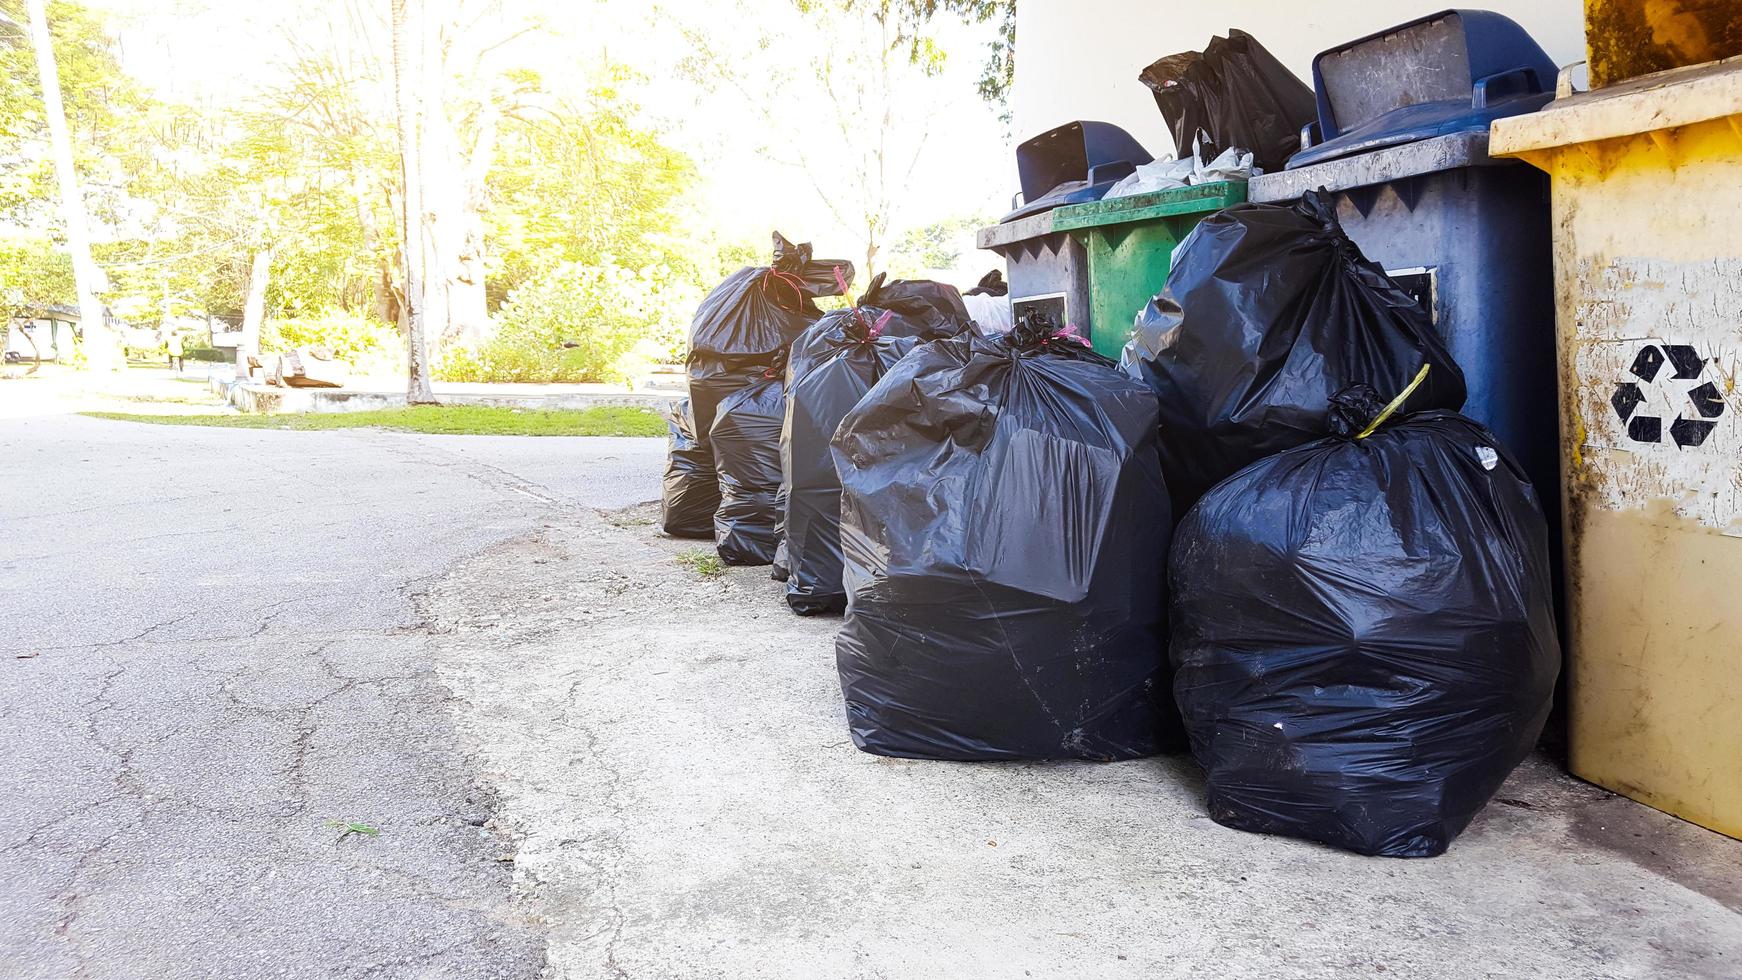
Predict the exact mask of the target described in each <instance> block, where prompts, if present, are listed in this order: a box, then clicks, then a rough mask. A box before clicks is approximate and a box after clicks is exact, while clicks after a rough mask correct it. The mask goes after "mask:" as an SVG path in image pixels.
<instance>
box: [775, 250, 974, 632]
mask: <svg viewBox="0 0 1742 980" xmlns="http://www.w3.org/2000/svg"><path fill="white" fill-rule="evenodd" d="M885 302H887V303H889V304H890V306H889V307H888V308H881V307H880V306H879V305H878V304H879V303H885ZM968 324H969V321H968V318H967V311H966V309H965V308H964V307H963V306H962V303H961V298H960V294H959V293H957V292H956V290H955V288H954V287H951V286H945V285H943V284H941V283H902V282H897V283H894V284H891V285H890V286H889V287H884V286H883V282H882V277H881V276H879V277H878V278H877V279H876V280H874V281H873V282H872V288H871V289H870V290H869V291H867V292H866V294H865V295H864V296H861V297H859V304H858V305H857V306H855V307H853V308H852V309H848V310H840V311H837V312H833V313H827V314H824V316H823V318H822V319H821V320H818V321H817V322H816V324H815V325H813V326H812V327H811V328H810V329H809V330H806V331H805V332H804V333H803V334H801V335H799V339H798V340H796V341H794V342H793V345H792V357H791V360H790V361H789V362H788V364H787V374H786V384H787V397H786V426H785V428H784V430H783V431H782V434H781V445H780V455H781V467H782V470H783V472H784V473H785V476H786V484H787V490H788V496H787V501H786V558H787V567H788V569H789V575H788V578H787V579H786V602H787V605H789V606H791V607H792V609H793V611H794V612H797V613H799V614H800V615H812V614H816V613H830V612H840V611H841V610H842V609H845V608H846V605H847V593H846V589H845V588H844V587H843V586H842V584H841V568H842V557H841V480H840V477H839V476H838V475H837V474H836V472H835V460H834V457H833V456H831V455H830V452H829V442H830V440H832V439H833V438H834V436H835V430H836V429H837V428H839V427H840V424H841V419H843V418H845V417H846V415H847V412H848V411H849V410H851V409H852V408H853V406H854V405H857V404H858V403H859V399H860V398H862V397H864V395H865V393H866V392H867V391H870V390H871V386H872V385H874V384H876V383H877V380H878V379H879V378H881V377H883V375H884V374H885V373H886V372H888V370H889V368H890V367H892V366H893V365H894V364H895V362H896V361H899V360H901V358H902V357H903V356H904V355H906V354H907V353H908V352H909V351H911V350H912V349H913V348H914V347H915V346H916V345H918V344H919V343H920V342H922V341H928V340H937V339H940V338H943V337H950V336H954V335H956V334H958V333H961V332H962V331H963V330H965V329H967V327H968Z"/></svg>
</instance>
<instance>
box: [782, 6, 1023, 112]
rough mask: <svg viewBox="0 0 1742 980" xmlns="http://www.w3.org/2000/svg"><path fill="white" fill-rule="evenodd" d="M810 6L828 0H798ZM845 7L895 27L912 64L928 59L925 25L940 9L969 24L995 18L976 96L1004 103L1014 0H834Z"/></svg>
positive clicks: (1012, 77)
mask: <svg viewBox="0 0 1742 980" xmlns="http://www.w3.org/2000/svg"><path fill="white" fill-rule="evenodd" d="M798 2H799V3H800V4H801V5H802V6H806V7H810V6H816V5H818V4H821V3H826V2H829V0H798ZM834 2H836V3H839V4H840V5H841V6H842V7H843V8H845V9H853V8H865V9H869V10H871V11H872V12H873V14H874V16H876V17H877V19H878V21H879V22H882V23H885V24H893V25H895V26H896V28H897V36H896V41H897V43H899V44H904V45H906V46H907V49H908V56H909V58H910V59H911V60H912V61H913V62H914V63H915V64H921V63H924V62H926V61H928V60H930V59H931V58H932V57H933V55H934V47H935V46H934V43H933V41H932V40H931V38H930V36H929V32H928V30H927V28H928V27H929V26H930V24H931V22H932V20H933V19H935V18H936V17H937V15H938V14H940V13H950V14H955V15H956V16H957V17H960V18H961V19H962V20H964V21H966V22H968V23H970V24H985V23H988V22H990V21H993V20H996V21H997V22H998V36H997V37H995V38H994V39H993V40H992V41H990V42H989V43H988V44H987V45H986V47H987V56H986V64H985V68H984V69H983V70H982V72H981V75H980V85H979V88H980V97H981V98H983V99H985V100H986V101H988V102H993V103H996V104H998V105H1001V106H1002V105H1004V104H1005V103H1006V102H1008V101H1009V98H1010V87H1011V85H1013V84H1015V82H1016V0H834Z"/></svg>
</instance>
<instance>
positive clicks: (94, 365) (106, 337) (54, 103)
mask: <svg viewBox="0 0 1742 980" xmlns="http://www.w3.org/2000/svg"><path fill="white" fill-rule="evenodd" d="M25 5H26V7H28V8H29V11H30V42H31V44H32V45H33V46H34V47H35V48H36V71H37V75H38V76H39V77H40V79H41V81H42V113H43V115H44V116H45V117H46V118H47V122H48V142H49V151H50V154H51V155H52V156H53V157H54V174H55V180H56V181H57V182H58V183H59V185H60V202H61V220H62V222H64V223H65V225H66V235H67V250H68V251H70V252H71V253H72V263H73V285H74V288H75V289H76V290H77V292H78V294H79V324H80V329H81V331H82V332H83V334H84V337H83V340H84V350H85V363H86V364H87V365H89V366H90V368H91V369H92V370H96V371H119V370H121V369H123V368H125V367H126V366H127V359H126V358H125V357H122V356H121V345H120V343H119V341H118V340H117V338H116V337H115V335H114V334H113V333H112V332H111V331H110V330H109V322H108V310H107V309H106V308H105V307H104V306H103V302H102V300H100V299H98V298H97V294H98V293H99V292H101V291H102V290H103V289H104V288H105V285H104V282H103V272H102V270H101V269H99V268H97V263H96V261H95V260H94V259H92V258H91V233H90V229H89V226H88V225H87V218H86V215H85V198H84V195H83V193H82V192H81V191H80V190H79V175H78V172H77V171H75V170H74V169H73V143H72V138H71V136H70V135H68V133H67V116H66V107H65V106H64V105H63V104H62V102H61V91H60V69H59V68H58V67H57V66H56V65H55V59H54V38H53V35H51V34H50V33H49V30H48V10H47V6H46V3H45V2H44V0H27V2H26V4H25Z"/></svg>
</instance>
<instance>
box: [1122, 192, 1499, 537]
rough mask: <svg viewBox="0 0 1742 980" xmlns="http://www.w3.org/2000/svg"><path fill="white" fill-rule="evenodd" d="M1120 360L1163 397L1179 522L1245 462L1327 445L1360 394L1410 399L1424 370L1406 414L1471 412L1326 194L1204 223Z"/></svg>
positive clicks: (1406, 299)
mask: <svg viewBox="0 0 1742 980" xmlns="http://www.w3.org/2000/svg"><path fill="white" fill-rule="evenodd" d="M1123 362H1124V365H1125V368H1126V370H1127V371H1130V372H1131V373H1132V374H1133V375H1134V376H1136V377H1141V378H1143V379H1144V380H1146V381H1147V382H1148V383H1149V385H1150V386H1151V387H1152V388H1153V389H1154V390H1155V393H1156V396H1157V397H1158V399H1159V400H1160V403H1161V427H1162V433H1163V438H1162V442H1161V464H1162V472H1163V473H1164V474H1165V475H1166V478H1167V485H1168V489H1169V490H1171V491H1172V492H1173V507H1174V513H1175V514H1179V515H1182V516H1183V515H1184V514H1185V512H1186V511H1187V510H1188V509H1189V508H1190V507H1191V505H1192V503H1193V502H1194V501H1196V500H1197V499H1198V498H1199V497H1200V496H1202V495H1203V494H1204V493H1205V492H1206V491H1208V490H1209V489H1210V488H1211V487H1213V486H1215V485H1216V484H1217V483H1218V482H1220V481H1221V480H1223V479H1225V478H1226V477H1228V476H1230V475H1232V474H1233V473H1234V472H1236V471H1237V470H1239V469H1240V468H1241V467H1243V466H1245V465H1246V464H1248V463H1251V462H1254V461H1255V460H1259V459H1262V458H1264V457H1265V456H1269V455H1271V454H1272V453H1276V452H1280V451H1282V450H1284V449H1288V448H1290V447H1293V446H1298V445H1300V444H1302V443H1305V442H1310V441H1312V440H1314V439H1317V438H1319V437H1320V436H1322V435H1323V434H1324V433H1325V432H1326V431H1327V429H1326V406H1327V405H1329V404H1330V402H1331V398H1332V396H1333V395H1335V394H1336V393H1337V392H1338V391H1340V390H1342V389H1343V388H1345V387H1347V386H1349V385H1351V384H1367V385H1371V386H1372V387H1373V388H1375V389H1377V390H1379V391H1385V392H1398V391H1402V390H1403V389H1404V387H1405V386H1407V385H1408V384H1409V382H1410V380H1411V379H1412V378H1414V376H1415V373H1416V372H1417V371H1418V370H1419V369H1420V368H1421V366H1422V365H1423V364H1424V363H1425V364H1427V365H1429V367H1430V368H1431V370H1430V372H1429V375H1428V378H1427V380H1426V381H1425V382H1424V383H1423V385H1422V386H1421V388H1419V389H1418V390H1417V391H1416V392H1415V394H1414V395H1413V396H1411V398H1410V402H1409V404H1410V406H1411V407H1412V408H1419V409H1428V408H1444V409H1453V410H1455V409H1458V408H1461V407H1462V406H1463V404H1464V375H1463V372H1462V371H1460V370H1459V369H1458V366H1457V364H1456V362H1454V361H1453V360H1452V357H1451V355H1450V354H1449V353H1447V351H1446V347H1445V344H1444V343H1443V342H1442V341H1441V339H1440V337H1439V334H1438V333H1436V332H1435V330H1434V328H1433V326H1432V324H1431V323H1430V322H1429V320H1428V315H1427V312H1426V311H1425V310H1424V309H1423V308H1422V307H1421V306H1420V305H1419V304H1418V303H1417V302H1416V300H1415V298H1414V297H1412V296H1410V295H1409V294H1408V293H1406V292H1404V291H1403V290H1402V289H1401V288H1399V287H1398V285H1397V284H1396V283H1395V282H1393V281H1392V280H1391V279H1390V277H1388V276H1387V275H1386V274H1385V272H1384V271H1383V270H1381V269H1380V268H1379V267H1378V266H1377V265H1375V264H1373V263H1372V262H1369V261H1368V260H1367V259H1366V258H1365V257H1363V256H1362V255H1361V251H1360V249H1359V248H1357V247H1356V246H1355V243H1354V242H1352V241H1350V240H1349V237H1348V236H1347V235H1345V234H1344V233H1343V230H1342V228H1341V227H1340V226H1339V225H1338V224H1337V219H1336V216H1335V215H1334V214H1333V213H1332V211H1331V209H1330V207H1329V205H1328V204H1326V202H1325V201H1324V200H1323V199H1321V197H1320V196H1319V195H1318V194H1317V193H1309V194H1307V195H1306V196H1305V197H1303V198H1302V199H1301V200H1300V201H1298V202H1296V203H1295V204H1292V205H1286V206H1284V205H1274V204H1241V205H1236V206H1234V207H1231V208H1228V209H1226V210H1224V211H1221V212H1218V213H1216V214H1214V215H1212V216H1210V217H1209V218H1206V219H1205V220H1203V221H1202V222H1200V223H1199V224H1198V226H1197V228H1195V229H1194V230H1193V231H1192V233H1191V234H1190V235H1188V236H1187V237H1186V240H1185V241H1184V242H1182V243H1181V244H1180V247H1179V250H1178V252H1177V253H1176V254H1175V256H1174V263H1173V269H1172V271H1171V272H1170V273H1169V274H1168V279H1167V287H1166V289H1164V290H1163V291H1162V294H1161V295H1160V296H1158V297H1156V298H1155V299H1154V300H1152V301H1150V303H1149V304H1148V305H1147V306H1146V307H1145V308H1144V310H1143V312H1142V313H1140V314H1139V315H1138V318H1137V323H1136V325H1135V327H1134V329H1133V331H1132V336H1131V340H1130V341H1129V342H1128V343H1127V344H1126V347H1125V351H1124V355H1123Z"/></svg>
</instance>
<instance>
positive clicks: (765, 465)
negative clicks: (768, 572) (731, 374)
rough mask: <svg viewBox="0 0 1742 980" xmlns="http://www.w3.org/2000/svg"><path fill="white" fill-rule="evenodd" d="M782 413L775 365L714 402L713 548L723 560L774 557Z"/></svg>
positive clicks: (768, 560)
mask: <svg viewBox="0 0 1742 980" xmlns="http://www.w3.org/2000/svg"><path fill="white" fill-rule="evenodd" d="M785 416H786V393H785V391H784V390H783V388H782V382H781V377H780V371H779V369H778V368H775V369H771V370H769V371H767V372H765V373H764V374H763V376H762V377H759V378H757V379H755V380H754V381H752V382H750V383H749V384H747V385H745V386H744V387H742V388H739V389H738V390H737V391H734V392H733V393H732V394H730V395H727V396H726V398H725V399H724V400H723V401H721V402H720V411H719V414H718V416H717V417H716V418H715V419H714V428H713V432H712V433H711V434H712V437H713V447H714V467H715V469H716V471H717V472H718V473H719V477H720V508H719V510H717V511H716V512H715V513H714V549H715V550H716V551H718V552H719V554H720V560H721V561H723V562H725V563H726V564H728V565H769V564H773V562H774V560H775V556H776V551H777V549H778V548H779V546H780V536H781V523H782V519H783V508H784V504H785V495H784V493H783V491H782V485H781V475H780V426H781V421H782V420H783V419H784V418H785Z"/></svg>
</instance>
